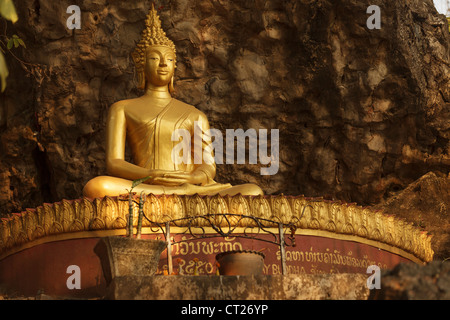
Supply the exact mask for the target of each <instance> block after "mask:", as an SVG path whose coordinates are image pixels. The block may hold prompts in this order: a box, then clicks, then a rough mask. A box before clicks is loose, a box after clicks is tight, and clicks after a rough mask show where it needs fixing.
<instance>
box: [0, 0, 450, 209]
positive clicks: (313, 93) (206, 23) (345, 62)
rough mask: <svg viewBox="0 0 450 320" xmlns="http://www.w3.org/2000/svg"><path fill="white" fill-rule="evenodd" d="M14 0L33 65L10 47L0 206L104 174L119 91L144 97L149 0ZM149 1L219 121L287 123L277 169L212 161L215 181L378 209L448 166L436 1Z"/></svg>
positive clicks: (182, 77)
mask: <svg viewBox="0 0 450 320" xmlns="http://www.w3.org/2000/svg"><path fill="white" fill-rule="evenodd" d="M71 4H78V5H79V6H80V8H81V11H82V28H81V30H68V29H67V27H66V19H67V18H68V17H69V14H67V13H66V9H67V7H68V6H69V5H71ZM373 4H376V5H379V6H380V8H381V10H382V27H381V29H380V30H368V29H367V27H366V20H367V18H368V16H369V15H368V14H367V13H366V9H367V7H368V6H369V5H373ZM16 5H17V7H18V14H19V18H20V20H19V21H18V22H17V23H16V24H15V25H11V24H8V29H7V31H6V32H7V34H8V35H9V36H11V35H12V34H18V35H19V36H20V37H21V38H22V39H23V40H24V41H25V43H26V44H27V48H26V49H24V48H17V49H16V48H14V49H13V50H14V51H13V52H14V53H15V54H16V56H17V57H19V58H20V59H21V60H23V61H24V62H27V63H31V64H32V65H30V64H26V65H25V67H26V68H27V69H28V72H26V71H25V70H23V68H22V67H21V66H20V64H19V62H18V61H17V60H15V59H13V58H12V56H11V55H8V56H7V60H8V64H9V66H10V77H9V78H8V88H7V91H6V92H5V93H4V94H2V98H1V101H0V214H6V213H10V212H19V211H21V210H24V209H25V208H27V207H36V206H39V205H41V204H42V203H43V202H54V201H59V200H61V199H63V198H68V199H74V198H79V197H80V195H81V190H82V188H83V186H84V184H85V183H86V182H87V181H88V180H89V179H91V178H93V177H95V176H97V175H101V174H104V173H105V161H104V156H105V154H104V152H105V150H104V137H105V117H106V114H107V110H108V108H109V106H110V105H111V104H112V103H114V102H116V101H118V100H122V99H126V98H132V97H136V96H138V95H139V94H140V92H139V91H138V90H137V89H136V81H135V80H134V66H133V63H132V60H131V56H130V54H131V52H132V50H133V49H134V46H135V43H136V41H137V40H138V38H139V37H140V32H141V30H142V29H143V24H144V17H145V14H146V13H147V11H148V9H149V7H150V4H149V2H148V1H133V2H129V1H119V0H109V1H106V0H96V1H83V2H82V1H66V0H64V1H57V2H55V1H50V0H23V1H21V2H20V3H19V2H17V3H16ZM156 7H157V8H158V9H159V10H160V13H161V19H162V23H163V27H164V29H165V30H166V31H167V34H168V36H169V37H170V38H172V39H173V40H174V42H175V44H176V46H177V52H178V56H177V61H178V62H177V70H176V82H175V89H176V97H177V98H178V99H180V100H182V101H185V102H187V103H190V104H193V105H195V106H196V107H197V108H199V109H200V110H202V111H203V112H205V113H206V115H207V116H208V118H209V119H210V122H211V126H212V127H214V128H217V129H220V130H222V132H225V129H227V128H229V129H237V128H242V129H244V130H247V129H249V128H254V129H260V128H261V129H268V130H270V129H279V130H280V168H279V172H278V174H277V175H275V176H261V175H260V174H259V173H260V166H259V165H250V164H245V165H219V166H218V172H217V180H218V181H219V182H231V183H232V184H240V183H244V182H251V183H257V184H259V185H260V186H261V187H262V188H263V189H264V190H265V192H266V193H268V194H272V193H285V194H305V195H307V196H326V197H332V198H335V199H340V200H344V201H349V202H357V203H358V204H361V205H374V204H378V203H379V202H380V201H382V200H383V199H387V198H389V197H390V196H392V194H393V193H395V192H398V191H400V190H403V189H405V188H406V187H407V186H408V185H409V184H411V183H413V182H414V181H416V180H417V179H419V178H420V177H421V176H423V175H425V174H426V173H428V172H430V171H433V172H435V173H436V174H439V173H444V174H446V175H447V174H448V171H449V168H450V158H449V148H450V146H449V139H450V130H449V129H450V121H449V110H450V108H449V103H450V64H449V63H450V57H449V56H450V49H449V48H450V46H449V43H450V34H449V32H448V26H447V22H446V20H445V17H444V16H443V15H438V14H437V12H436V10H435V9H434V7H433V3H432V1H431V0H411V1H408V2H405V1H391V2H389V4H387V3H386V2H385V1H381V0H373V1H372V0H371V1H369V0H364V1H360V0H333V1H331V0H317V1H306V0H301V1H298V0H287V1H278V0H268V1H262V0H249V1H244V0H242V1H220V0H189V1H188V0H173V1H170V2H168V1H162V0H161V1H156ZM27 76H28V77H27ZM442 179H443V180H445V181H447V182H445V183H447V184H448V179H449V178H448V177H442ZM436 196H437V197H438V196H439V195H436ZM445 214H446V215H447V216H448V210H447V211H445Z"/></svg>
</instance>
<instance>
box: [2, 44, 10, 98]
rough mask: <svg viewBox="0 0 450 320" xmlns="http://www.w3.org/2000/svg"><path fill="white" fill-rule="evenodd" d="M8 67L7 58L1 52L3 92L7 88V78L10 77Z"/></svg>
mask: <svg viewBox="0 0 450 320" xmlns="http://www.w3.org/2000/svg"><path fill="white" fill-rule="evenodd" d="M8 74H9V72H8V67H7V66H6V62H5V58H4V57H3V53H1V52H0V79H1V82H2V92H3V91H5V88H6V78H7V77H8Z"/></svg>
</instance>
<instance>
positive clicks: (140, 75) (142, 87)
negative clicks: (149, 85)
mask: <svg viewBox="0 0 450 320" xmlns="http://www.w3.org/2000/svg"><path fill="white" fill-rule="evenodd" d="M137 81H138V86H137V87H138V89H140V90H145V74H144V72H143V71H141V72H138V74H137Z"/></svg>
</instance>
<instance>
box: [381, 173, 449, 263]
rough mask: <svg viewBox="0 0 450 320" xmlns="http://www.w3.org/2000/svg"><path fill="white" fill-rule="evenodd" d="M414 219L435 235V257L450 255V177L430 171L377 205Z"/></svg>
mask: <svg viewBox="0 0 450 320" xmlns="http://www.w3.org/2000/svg"><path fill="white" fill-rule="evenodd" d="M375 209H383V210H384V211H385V212H387V213H393V214H396V215H397V216H400V217H402V218H404V219H405V220H407V221H410V222H413V224H414V225H416V226H417V227H421V228H423V229H424V230H426V231H427V232H428V233H429V234H431V235H432V236H433V237H432V238H431V248H432V249H433V251H434V259H435V260H439V261H442V260H444V259H447V258H450V179H449V178H448V177H447V176H445V175H442V174H439V173H437V174H435V173H434V172H429V173H427V174H426V175H424V176H423V177H421V178H420V179H418V180H417V181H415V182H413V183H411V184H410V185H409V186H408V187H407V188H405V189H404V190H402V191H399V192H397V193H394V194H393V195H392V196H391V197H389V198H388V199H386V201H383V202H382V203H380V204H378V205H377V206H375Z"/></svg>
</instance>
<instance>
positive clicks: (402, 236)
mask: <svg viewBox="0 0 450 320" xmlns="http://www.w3.org/2000/svg"><path fill="white" fill-rule="evenodd" d="M144 212H145V213H146V215H147V217H148V218H149V219H150V220H152V221H155V222H166V221H169V220H173V219H178V218H183V217H188V216H198V215H205V214H213V213H233V214H241V215H252V216H255V217H259V218H265V219H270V220H274V221H279V222H282V223H286V224H287V223H293V224H295V225H296V226H297V228H299V231H301V232H303V233H308V234H314V233H317V234H318V235H320V234H324V232H326V234H327V236H328V237H332V238H336V239H343V238H345V237H344V236H345V235H348V237H353V238H355V237H356V238H358V239H361V241H360V242H363V243H364V242H365V243H368V242H369V243H381V244H385V245H388V246H392V247H395V248H398V249H401V250H403V251H405V252H407V253H410V254H412V255H413V256H415V257H416V258H418V259H419V260H421V261H424V262H429V261H431V260H432V259H433V254H434V252H433V250H432V249H431V236H430V235H428V234H427V233H426V232H424V231H421V230H420V229H419V228H417V227H414V226H413V225H412V223H408V222H406V221H405V220H403V219H400V218H397V217H395V216H392V215H386V214H384V213H382V212H381V211H373V210H371V209H369V208H364V207H361V206H357V205H356V204H353V203H344V202H340V201H328V200H324V199H323V198H306V197H304V196H284V195H277V196H242V195H236V196H224V197H222V196H220V195H215V196H199V195H193V196H187V195H153V194H150V195H148V196H147V198H146V201H145V203H144ZM127 215H128V200H127V195H125V196H123V197H104V198H97V199H88V198H82V199H77V200H72V201H69V200H62V201H61V202H57V203H54V204H44V205H43V206H40V207H38V208H36V209H27V210H26V211H24V212H22V213H20V214H12V215H11V216H10V217H9V218H3V219H1V223H0V255H1V256H2V257H5V256H7V255H9V254H11V253H13V252H17V251H20V250H21V247H24V245H26V244H30V243H31V242H34V241H36V240H39V239H42V238H45V237H50V236H52V235H64V236H65V238H70V234H71V233H73V234H74V236H73V238H77V236H76V235H77V233H78V234H79V233H80V232H92V234H93V235H92V236H93V237H95V236H96V234H97V233H96V232H95V231H96V230H102V231H104V230H117V229H125V227H126V224H127V223H126V221H127ZM137 219H138V205H137V203H135V204H134V225H135V226H137ZM245 221H246V220H241V224H245V223H246V222H245ZM248 223H249V224H251V223H252V222H251V221H248ZM148 226H149V222H148V221H147V220H145V219H144V221H143V227H148ZM248 226H249V227H251V225H248ZM240 227H246V225H241V226H240ZM274 227H275V226H274ZM37 242H39V241H37ZM28 247H29V246H28Z"/></svg>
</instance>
